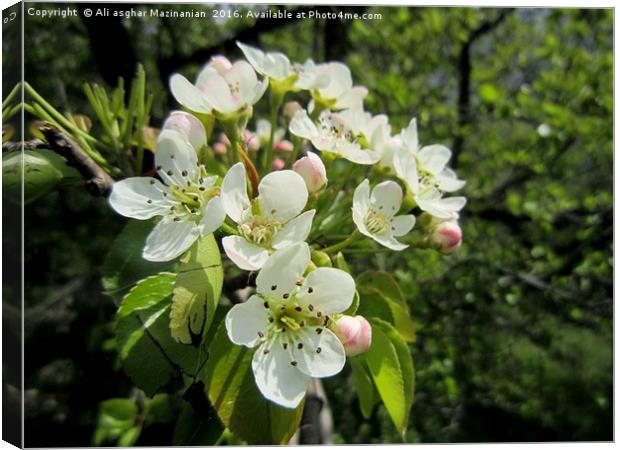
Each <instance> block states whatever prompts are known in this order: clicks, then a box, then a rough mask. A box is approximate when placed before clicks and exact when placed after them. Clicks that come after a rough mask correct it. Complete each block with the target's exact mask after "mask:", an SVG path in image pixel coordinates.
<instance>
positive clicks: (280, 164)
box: [271, 158, 286, 170]
mask: <svg viewBox="0 0 620 450" xmlns="http://www.w3.org/2000/svg"><path fill="white" fill-rule="evenodd" d="M285 165H286V163H285V162H284V160H283V159H280V158H276V159H274V160H273V163H272V164H271V168H272V169H273V170H282V169H284V166H285Z"/></svg>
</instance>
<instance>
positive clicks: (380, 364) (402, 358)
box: [365, 319, 415, 438]
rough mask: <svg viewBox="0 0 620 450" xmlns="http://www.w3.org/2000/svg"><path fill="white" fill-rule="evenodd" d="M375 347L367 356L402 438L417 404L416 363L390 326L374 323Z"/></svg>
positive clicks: (382, 322) (379, 321) (371, 348)
mask: <svg viewBox="0 0 620 450" xmlns="http://www.w3.org/2000/svg"><path fill="white" fill-rule="evenodd" d="M370 322H371V325H372V345H371V346H370V349H369V351H368V353H366V355H365V359H366V364H367V367H368V369H369V373H370V377H371V378H372V380H373V382H374V384H375V387H376V388H377V392H378V393H379V396H380V397H381V400H382V401H383V404H384V405H385V408H386V409H387V411H388V414H389V415H390V418H391V419H392V422H393V423H394V425H395V426H396V428H397V430H398V431H399V433H400V434H401V436H403V438H404V435H405V432H406V431H407V423H408V421H409V411H410V410H411V405H412V404H413V392H414V386H415V385H414V383H415V380H414V376H415V375H414V371H413V360H412V358H411V353H410V352H409V348H408V347H407V344H406V343H405V341H404V340H403V338H402V337H401V336H400V335H399V334H398V332H397V331H396V330H395V329H394V328H393V327H392V326H391V325H390V324H389V323H387V322H385V321H383V320H380V319H371V321H370Z"/></svg>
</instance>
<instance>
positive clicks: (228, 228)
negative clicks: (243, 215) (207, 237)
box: [222, 222, 239, 235]
mask: <svg viewBox="0 0 620 450" xmlns="http://www.w3.org/2000/svg"><path fill="white" fill-rule="evenodd" d="M222 230H224V231H225V232H226V233H228V234H234V235H238V234H239V232H238V231H237V230H236V229H235V228H234V227H232V226H230V225H228V224H227V223H226V222H224V223H223V224H222Z"/></svg>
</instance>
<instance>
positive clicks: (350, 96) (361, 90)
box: [334, 86, 368, 109]
mask: <svg viewBox="0 0 620 450" xmlns="http://www.w3.org/2000/svg"><path fill="white" fill-rule="evenodd" d="M367 95H368V89H366V88H365V87H364V86H355V87H353V88H351V89H350V90H348V91H347V92H345V93H344V94H342V95H341V96H340V97H339V98H338V101H336V105H335V106H334V108H335V109H347V108H361V107H362V105H363V103H364V98H366V96H367Z"/></svg>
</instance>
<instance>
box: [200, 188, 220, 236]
mask: <svg viewBox="0 0 620 450" xmlns="http://www.w3.org/2000/svg"><path fill="white" fill-rule="evenodd" d="M225 218H226V211H224V207H223V206H222V199H221V198H220V197H213V198H212V199H211V200H209V203H207V206H206V207H205V210H204V212H203V213H202V219H201V220H200V227H201V230H200V233H201V234H202V235H203V236H206V235H207V234H211V233H213V232H214V231H215V230H217V229H218V228H219V227H220V226H222V223H224V219H225Z"/></svg>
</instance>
